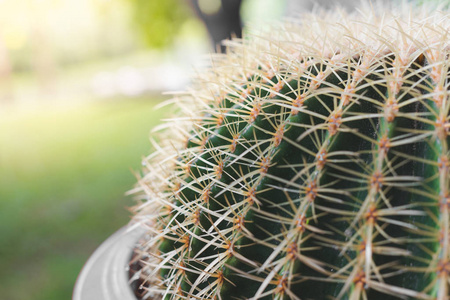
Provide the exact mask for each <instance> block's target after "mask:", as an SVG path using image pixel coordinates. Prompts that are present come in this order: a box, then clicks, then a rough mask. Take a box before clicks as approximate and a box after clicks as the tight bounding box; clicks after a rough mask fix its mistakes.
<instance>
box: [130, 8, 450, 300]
mask: <svg viewBox="0 0 450 300" xmlns="http://www.w3.org/2000/svg"><path fill="white" fill-rule="evenodd" d="M449 27H450V14H449V12H448V11H447V10H446V9H444V7H443V6H442V7H436V6H435V7H431V6H429V5H428V6H413V5H409V4H402V5H399V6H392V7H390V6H389V7H388V6H386V5H384V4H373V5H369V4H366V5H362V7H361V9H360V10H359V11H358V13H352V14H348V13H345V12H344V11H339V10H336V11H333V12H329V13H327V12H323V13H316V14H310V15H303V16H301V18H300V21H299V22H296V23H295V22H294V23H286V24H283V25H279V26H275V27H274V28H273V29H272V30H271V31H270V32H266V33H259V34H255V33H253V34H251V35H250V36H249V37H247V38H245V39H244V40H233V41H229V42H228V43H227V45H228V48H229V49H228V52H227V54H226V55H219V56H217V57H214V59H213V62H212V67H211V68H210V69H209V70H208V71H205V72H203V73H200V74H199V75H198V76H197V78H196V79H195V81H194V86H193V88H192V89H191V90H190V91H188V92H186V93H183V94H180V95H178V96H177V97H176V99H175V101H174V102H175V103H176V104H177V107H178V112H177V116H176V117H175V118H174V119H171V120H168V121H167V122H165V123H164V124H163V125H162V126H161V127H160V128H159V129H160V130H161V134H160V135H159V137H158V138H156V139H154V140H153V145H154V152H153V153H152V154H151V155H150V156H148V157H147V158H146V159H145V160H144V165H145V168H144V174H143V176H142V178H140V179H139V184H138V186H137V187H136V189H135V190H134V191H133V193H134V195H136V197H137V198H138V201H139V203H138V204H137V205H136V211H137V213H136V215H135V217H134V219H135V220H136V221H138V222H140V223H141V224H144V225H145V226H147V228H148V230H149V238H148V240H147V241H146V242H145V243H144V244H143V245H142V246H141V250H140V251H141V252H142V256H141V259H142V264H143V269H142V277H143V279H144V280H145V281H146V284H145V285H144V286H143V287H144V288H145V289H146V290H147V296H149V297H154V298H155V299H158V298H164V299H355V300H356V299H399V298H403V299H410V298H412V299H439V300H443V299H448V296H449V287H448V285H449V280H450V243H449V234H450V232H449V231H450V216H449V211H450V205H449V203H450V193H449V188H450V186H449V185H450V180H449V178H450V174H449V168H450V163H449V142H450V139H449V128H450V121H449V107H450V99H449V94H450V93H449V84H450V83H449V49H450V48H449V42H450V39H449V36H448V34H449ZM155 140H157V141H155Z"/></svg>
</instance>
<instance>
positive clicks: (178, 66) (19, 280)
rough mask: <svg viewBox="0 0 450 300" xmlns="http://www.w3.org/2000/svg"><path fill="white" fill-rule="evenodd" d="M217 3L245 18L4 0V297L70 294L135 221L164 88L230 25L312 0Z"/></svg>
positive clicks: (0, 5) (180, 8) (193, 4)
mask: <svg viewBox="0 0 450 300" xmlns="http://www.w3.org/2000/svg"><path fill="white" fill-rule="evenodd" d="M224 1H228V2H229V3H231V2H242V3H241V5H240V7H239V6H238V7H237V8H234V12H236V11H238V15H239V16H240V18H237V19H236V14H234V15H233V14H232V15H228V16H224V15H223V13H224V11H225V9H224V7H222V4H223V3H222V2H221V1H220V0H0V295H1V296H0V298H1V299H5V300H16V299H20V300H26V299H33V300H41V299H42V300H43V299H45V300H49V299H50V300H51V299H70V297H71V294H72V289H73V285H74V283H75V280H76V278H77V275H78V273H79V272H80V270H81V268H82V266H83V264H84V262H85V261H86V260H87V259H88V257H89V256H90V254H91V253H92V252H93V251H94V250H95V248H96V247H97V246H98V245H99V244H100V243H101V242H102V241H103V240H105V239H106V238H107V237H108V236H109V235H111V234H112V233H113V232H114V231H116V230H117V229H119V228H120V227H122V226H124V225H125V224H126V223H127V222H128V221H129V219H130V213H129V212H128V211H127V208H128V207H130V206H131V205H132V203H133V202H132V199H130V198H128V197H126V196H124V194H125V193H126V191H128V190H130V189H131V188H132V187H133V184H134V182H135V177H134V175H133V172H139V169H140V161H141V158H142V157H143V156H145V155H148V154H149V153H150V151H151V149H150V143H149V142H148V136H149V133H150V131H151V129H152V128H153V127H154V126H155V125H157V124H158V123H159V122H160V119H161V118H163V117H164V116H167V115H168V111H167V108H165V109H159V110H155V109H154V108H155V106H157V105H158V104H159V103H161V101H163V100H164V99H167V98H168V97H169V96H163V95H162V92H163V91H176V90H183V89H184V88H185V87H186V86H187V85H188V84H189V74H190V73H192V72H194V70H195V69H198V68H201V67H202V66H204V65H207V63H208V55H207V53H209V52H212V51H214V50H216V49H219V50H220V45H219V46H217V45H214V44H215V42H214V41H216V40H217V38H218V37H220V34H224V33H223V32H225V33H226V34H228V35H229V34H230V31H232V29H229V28H236V27H232V26H236V22H238V23H239V22H240V21H241V20H242V23H243V24H248V23H252V24H253V25H254V26H255V27H259V26H263V25H266V24H268V23H270V22H271V21H273V20H277V19H279V18H280V17H281V16H283V15H287V14H288V13H291V14H292V12H293V11H295V9H293V7H296V8H297V9H298V8H299V7H300V8H306V7H311V6H312V3H313V2H314V1H301V0H298V1H295V2H296V3H294V4H293V2H294V1H286V0H242V1H239V0H238V1H234V0H224ZM224 3H225V2H224ZM220 14H222V15H221V16H219V17H218V16H217V15H220ZM214 16H216V17H214ZM230 20H231V21H232V22H231V23H230V24H229V26H231V27H227V28H228V29H227V30H225V31H223V30H222V31H221V29H220V28H221V26H222V27H223V26H225V25H224V24H225V23H226V22H228V21H230ZM205 24H208V26H209V27H208V28H207V27H206V25H205ZM218 24H219V25H218ZM238 25H239V24H238ZM227 26H228V25H227ZM218 28H219V29H218ZM233 30H234V29H233ZM221 32H222V33H221ZM233 32H234V31H233ZM211 35H212V36H213V38H212V37H211ZM234 35H236V36H239V33H238V32H234Z"/></svg>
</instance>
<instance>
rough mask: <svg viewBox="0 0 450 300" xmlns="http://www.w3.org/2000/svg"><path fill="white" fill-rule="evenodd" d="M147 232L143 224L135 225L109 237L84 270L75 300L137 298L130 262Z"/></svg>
mask: <svg viewBox="0 0 450 300" xmlns="http://www.w3.org/2000/svg"><path fill="white" fill-rule="evenodd" d="M145 232H146V231H145V229H143V228H142V227H141V226H140V225H139V224H132V225H127V226H124V227H122V228H120V229H119V230H118V231H116V232H115V233H113V234H112V235H111V236H110V237H109V238H107V239H106V240H105V241H104V242H103V243H102V244H101V245H100V246H99V247H98V248H97V249H96V250H95V251H94V253H93V254H92V255H91V256H90V257H89V259H88V260H87V261H86V263H85V265H84V266H83V268H82V269H81V272H80V274H79V275H78V278H77V280H76V283H75V286H74V290H73V294H72V300H136V296H135V295H134V292H133V291H132V289H131V287H130V285H129V278H128V270H129V262H130V260H131V257H132V253H133V249H134V248H135V245H136V244H137V242H138V240H139V238H140V237H142V236H143V235H144V234H145Z"/></svg>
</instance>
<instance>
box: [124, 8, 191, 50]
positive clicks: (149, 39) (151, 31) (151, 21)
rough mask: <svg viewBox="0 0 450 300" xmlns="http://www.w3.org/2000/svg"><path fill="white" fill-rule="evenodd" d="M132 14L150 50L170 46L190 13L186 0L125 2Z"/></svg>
mask: <svg viewBox="0 0 450 300" xmlns="http://www.w3.org/2000/svg"><path fill="white" fill-rule="evenodd" d="M127 1H129V2H131V4H132V6H133V12H134V24H135V25H136V28H137V29H138V30H139V32H140V34H141V36H142V38H143V40H144V41H145V42H146V44H147V45H148V46H150V47H152V48H163V47H165V46H168V45H170V44H171V43H172V42H173V40H174V38H175V37H176V35H177V34H178V33H179V31H180V28H181V26H182V25H183V24H184V22H185V21H186V20H187V19H188V18H189V17H190V16H191V17H192V12H191V11H190V9H189V7H188V6H187V3H188V1H186V0H164V1H158V0H127Z"/></svg>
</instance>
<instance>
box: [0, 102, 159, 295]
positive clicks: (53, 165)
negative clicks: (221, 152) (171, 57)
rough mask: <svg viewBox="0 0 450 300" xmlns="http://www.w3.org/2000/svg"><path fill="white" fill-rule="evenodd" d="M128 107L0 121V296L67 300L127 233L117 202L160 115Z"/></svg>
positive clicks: (142, 105)
mask: <svg viewBox="0 0 450 300" xmlns="http://www.w3.org/2000/svg"><path fill="white" fill-rule="evenodd" d="M157 103H158V101H154V100H148V99H147V100H145V99H133V100H129V99H127V100H126V101H124V100H121V101H119V100H117V101H110V102H103V103H98V102H97V103H95V104H85V105H82V106H78V107H76V108H71V109H54V110H51V111H48V110H42V111H33V112H14V111H12V112H11V113H8V114H6V113H5V114H2V115H0V266H1V268H0V282H1V284H0V295H2V296H1V298H2V299H6V300H16V299H21V300H26V299H33V300H41V299H42V300H44V299H45V300H51V299H70V298H71V294H72V290H73V285H74V283H75V280H76V277H77V275H78V273H79V271H80V270H81V268H82V266H83V264H84V262H85V261H86V260H87V258H88V257H89V255H90V254H91V253H92V252H93V251H94V250H95V248H96V247H97V246H98V245H99V244H100V243H101V242H102V241H103V240H104V239H106V238H107V237H108V236H109V235H110V234H112V233H113V232H114V231H115V230H117V229H119V228H120V227H121V226H123V225H125V224H126V223H127V222H128V220H129V218H130V213H129V212H128V211H127V210H126V208H127V207H129V206H130V205H132V200H131V199H127V198H126V197H125V196H124V193H125V192H126V191H127V190H129V189H130V188H131V187H132V186H133V184H134V182H135V178H134V175H133V174H132V171H131V170H139V168H140V160H141V158H142V157H143V156H144V155H147V154H149V152H150V143H149V142H148V135H149V132H150V129H151V127H153V126H154V125H156V124H157V123H158V122H159V120H160V118H161V117H162V116H163V115H164V111H161V110H160V111H155V110H154V106H155V104H157Z"/></svg>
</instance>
